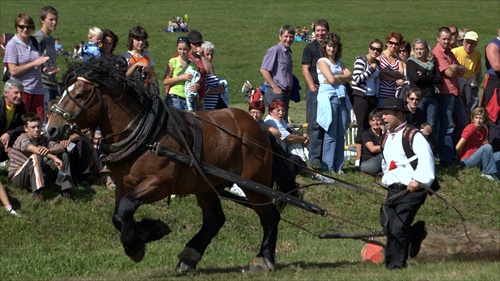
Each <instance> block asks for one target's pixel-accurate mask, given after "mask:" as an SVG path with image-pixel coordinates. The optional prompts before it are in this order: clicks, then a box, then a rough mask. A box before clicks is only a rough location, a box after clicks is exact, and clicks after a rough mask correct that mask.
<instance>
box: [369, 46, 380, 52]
mask: <svg viewBox="0 0 500 281" xmlns="http://www.w3.org/2000/svg"><path fill="white" fill-rule="evenodd" d="M370 50H372V51H377V52H379V53H380V52H382V48H377V47H373V46H370Z"/></svg>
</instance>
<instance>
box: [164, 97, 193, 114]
mask: <svg viewBox="0 0 500 281" xmlns="http://www.w3.org/2000/svg"><path fill="white" fill-rule="evenodd" d="M165 102H166V103H167V104H168V105H170V106H173V107H175V108H179V109H183V110H186V111H187V110H188V107H187V102H186V100H183V99H180V98H178V97H172V96H170V95H168V96H167V97H166V98H165Z"/></svg>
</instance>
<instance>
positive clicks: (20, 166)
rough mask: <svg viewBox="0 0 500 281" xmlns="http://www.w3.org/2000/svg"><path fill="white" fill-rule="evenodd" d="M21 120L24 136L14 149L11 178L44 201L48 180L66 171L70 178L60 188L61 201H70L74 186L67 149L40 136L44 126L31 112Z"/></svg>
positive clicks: (11, 160)
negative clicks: (43, 192) (65, 199)
mask: <svg viewBox="0 0 500 281" xmlns="http://www.w3.org/2000/svg"><path fill="white" fill-rule="evenodd" d="M22 119H23V123H24V131H25V133H24V134H21V135H20V136H19V137H18V138H17V140H16V141H15V143H14V145H13V147H12V152H11V155H10V166H9V178H10V179H11V180H12V183H13V184H14V185H15V186H18V187H28V188H31V189H32V190H33V198H34V199H35V200H43V194H42V191H43V189H44V188H45V186H46V180H47V179H52V180H55V178H56V177H57V174H58V173H59V171H60V170H63V171H65V172H66V174H67V176H65V177H64V178H63V179H62V183H61V185H60V186H61V194H60V197H62V198H67V199H70V198H71V194H70V193H69V190H70V189H71V188H72V187H73V182H72V178H71V168H70V165H69V157H68V154H67V153H66V152H65V149H64V147H62V146H61V145H60V144H58V143H57V142H53V141H49V139H48V138H47V137H46V136H43V135H41V133H42V122H41V121H40V118H39V117H38V115H36V114H35V113H31V112H28V113H26V114H24V115H23V116H22Z"/></svg>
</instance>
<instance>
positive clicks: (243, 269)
mask: <svg viewBox="0 0 500 281" xmlns="http://www.w3.org/2000/svg"><path fill="white" fill-rule="evenodd" d="M359 264H360V263H359V262H347V261H339V262H293V263H279V264H277V265H276V268H275V270H274V272H276V271H284V270H287V271H288V270H293V269H298V268H300V269H318V268H319V269H335V268H340V267H345V266H358V265H359ZM230 273H245V274H259V272H250V271H248V266H232V267H224V268H201V269H200V268H198V269H196V270H195V271H192V272H189V273H186V274H181V273H178V274H177V275H178V276H185V275H188V276H189V275H192V276H195V275H207V274H212V275H214V274H230ZM154 277H166V276H154Z"/></svg>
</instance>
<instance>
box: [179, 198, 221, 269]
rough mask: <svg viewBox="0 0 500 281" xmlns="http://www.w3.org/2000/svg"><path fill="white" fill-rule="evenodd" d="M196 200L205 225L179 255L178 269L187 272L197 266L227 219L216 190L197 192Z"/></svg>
mask: <svg viewBox="0 0 500 281" xmlns="http://www.w3.org/2000/svg"><path fill="white" fill-rule="evenodd" d="M196 200H197V201H198V205H199V206H200V208H201V209H202V212H203V225H202V227H201V229H200V231H198V233H196V235H195V236H194V237H193V238H192V239H191V240H190V241H189V242H188V243H187V244H186V247H185V248H184V249H183V250H182V251H181V252H180V253H179V255H178V256H177V257H178V258H179V263H178V264H177V268H176V269H177V270H178V271H179V272H186V271H189V270H190V269H195V268H196V265H197V263H198V262H199V261H200V260H201V256H203V253H205V250H206V249H207V247H208V245H209V244H210V241H212V238H213V237H214V236H215V235H217V233H218V232H219V229H220V228H221V227H222V226H223V225H224V223H225V221H226V217H225V216H224V212H223V211H222V205H221V202H220V200H219V198H218V197H217V195H216V194H215V193H214V192H212V191H210V192H204V193H201V194H200V193H198V194H196Z"/></svg>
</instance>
